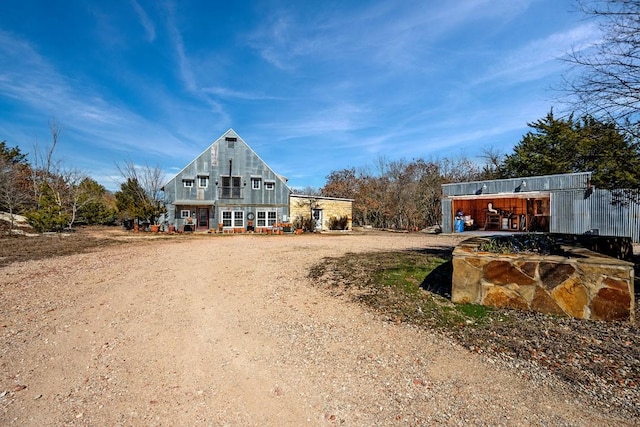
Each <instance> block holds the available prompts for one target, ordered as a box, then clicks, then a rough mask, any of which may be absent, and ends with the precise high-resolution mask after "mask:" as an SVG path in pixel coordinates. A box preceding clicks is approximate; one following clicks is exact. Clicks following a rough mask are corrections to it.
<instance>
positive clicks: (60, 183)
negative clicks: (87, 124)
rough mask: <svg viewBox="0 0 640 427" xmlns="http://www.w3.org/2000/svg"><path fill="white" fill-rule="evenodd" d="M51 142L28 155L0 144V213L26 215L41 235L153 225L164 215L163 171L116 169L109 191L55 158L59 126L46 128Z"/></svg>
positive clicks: (126, 166) (131, 166) (124, 166)
mask: <svg viewBox="0 0 640 427" xmlns="http://www.w3.org/2000/svg"><path fill="white" fill-rule="evenodd" d="M50 131H51V143H50V145H49V146H47V147H46V148H44V149H43V148H40V147H39V146H37V145H36V146H34V148H33V152H32V153H31V155H28V154H27V153H23V152H22V151H21V150H20V148H18V147H10V146H8V144H7V142H6V141H0V211H5V212H8V213H9V230H8V232H9V233H11V232H12V230H13V228H14V225H15V224H14V220H15V216H14V215H16V214H20V215H24V216H25V217H26V218H27V220H28V221H29V224H30V225H31V226H32V227H33V228H34V229H35V230H36V231H39V232H45V231H62V230H64V229H71V228H73V227H74V226H75V225H78V224H87V225H115V224H120V223H122V222H123V221H127V220H130V221H132V225H133V222H137V221H142V222H145V223H152V222H153V223H155V222H157V220H158V218H159V217H160V215H161V214H162V213H164V212H165V209H164V204H163V195H162V190H161V188H162V185H163V184H164V180H165V179H164V173H163V172H162V170H161V169H160V168H159V167H155V168H153V167H148V166H145V167H138V166H135V165H134V164H133V163H131V162H125V163H123V164H122V165H116V169H117V170H118V172H119V173H120V175H121V177H122V178H123V182H122V183H121V184H120V190H119V191H116V192H115V193H112V192H110V191H108V190H107V189H106V188H105V187H104V186H102V185H101V184H99V183H98V182H97V181H95V180H94V179H93V178H91V177H89V176H88V175H87V174H86V173H84V172H82V171H80V170H78V169H75V168H69V167H67V166H66V165H65V164H64V163H63V162H62V161H60V160H58V159H56V157H55V149H56V146H57V145H58V142H59V138H60V133H61V132H60V128H59V127H58V125H57V124H56V123H53V124H50Z"/></svg>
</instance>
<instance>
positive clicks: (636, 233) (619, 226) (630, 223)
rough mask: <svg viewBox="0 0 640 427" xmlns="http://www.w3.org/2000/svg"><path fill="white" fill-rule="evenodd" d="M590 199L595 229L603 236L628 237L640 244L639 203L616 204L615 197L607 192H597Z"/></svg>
mask: <svg viewBox="0 0 640 427" xmlns="http://www.w3.org/2000/svg"><path fill="white" fill-rule="evenodd" d="M590 198H591V202H592V212H593V215H592V216H593V220H592V222H591V225H592V228H593V229H597V230H598V233H599V234H601V235H605V236H626V237H631V239H632V240H633V241H634V242H640V227H639V225H640V224H639V222H638V218H639V216H640V215H639V214H640V205H639V204H638V203H629V204H628V205H621V204H614V203H613V195H612V194H611V192H610V191H607V190H595V191H594V192H593V194H592V195H591V197H590Z"/></svg>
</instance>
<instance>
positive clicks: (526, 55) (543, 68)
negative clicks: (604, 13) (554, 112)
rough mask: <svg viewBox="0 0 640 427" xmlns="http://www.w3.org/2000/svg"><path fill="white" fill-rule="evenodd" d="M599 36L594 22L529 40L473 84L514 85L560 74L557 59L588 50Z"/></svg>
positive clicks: (559, 63) (559, 65) (560, 65)
mask: <svg viewBox="0 0 640 427" xmlns="http://www.w3.org/2000/svg"><path fill="white" fill-rule="evenodd" d="M600 36H601V33H600V31H599V30H598V28H597V26H596V25H595V24H594V23H587V24H582V25H579V26H577V27H574V28H571V29H569V30H567V31H564V32H559V33H554V34H551V35H549V36H547V37H545V38H542V39H538V40H533V41H530V42H528V43H527V44H526V45H524V46H521V47H519V48H518V49H516V50H514V51H512V52H511V53H507V54H506V56H505V57H504V58H503V59H501V60H500V61H499V62H498V63H496V64H495V65H494V66H492V67H490V69H489V70H488V71H487V72H486V73H485V74H484V75H483V76H482V77H481V78H479V79H478V80H476V81H475V82H474V83H475V84H476V85H478V84H486V83H487V82H489V81H500V82H501V83H502V84H506V83H508V84H514V83H522V82H524V81H530V80H537V79H541V78H543V77H546V76H548V75H550V74H553V73H557V72H559V70H560V68H561V67H562V64H561V62H560V61H559V59H560V58H562V57H565V56H566V54H567V53H568V52H569V51H570V50H572V49H577V50H582V49H585V48H588V47H589V46H591V45H592V44H593V43H594V42H596V41H597V40H598V39H599V37H600Z"/></svg>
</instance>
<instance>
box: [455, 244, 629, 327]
mask: <svg viewBox="0 0 640 427" xmlns="http://www.w3.org/2000/svg"><path fill="white" fill-rule="evenodd" d="M486 240H487V238H486V237H474V238H471V239H468V240H465V241H464V242H462V243H461V244H460V245H458V246H457V247H456V248H455V250H454V251H453V282H452V301H453V302H454V303H473V304H482V305H487V306H493V307H505V308H515V309H520V310H534V311H539V312H543V313H549V314H556V315H567V316H572V317H576V318H580V319H594V320H631V321H634V320H635V303H634V283H633V281H634V272H633V264H632V263H630V262H627V261H622V260H619V259H616V258H611V257H608V256H606V255H602V254H599V253H595V252H592V251H589V250H587V249H584V248H581V247H566V248H563V249H565V251H566V254H567V255H568V256H560V255H524V254H496V253H490V252H479V251H478V247H479V245H480V244H481V243H483V242H484V241H486Z"/></svg>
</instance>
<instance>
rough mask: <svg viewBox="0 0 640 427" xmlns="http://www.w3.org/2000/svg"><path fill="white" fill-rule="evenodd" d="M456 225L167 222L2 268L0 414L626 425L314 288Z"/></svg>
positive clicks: (125, 421)
mask: <svg viewBox="0 0 640 427" xmlns="http://www.w3.org/2000/svg"><path fill="white" fill-rule="evenodd" d="M454 239H455V237H453V236H426V235H422V234H409V235H406V234H384V233H371V234H367V233H365V234H353V235H302V236H257V235H253V236H250V235H242V236H222V237H221V236H215V237H213V236H200V237H197V236H193V237H186V236H176V238H175V239H170V240H155V241H146V242H136V243H131V244H125V245H118V246H113V247H108V248H106V249H102V250H100V251H98V252H92V253H85V254H77V255H71V256H65V257H60V258H56V259H47V260H44V261H28V262H24V263H14V264H11V265H9V266H8V267H5V268H2V269H0V358H1V360H0V374H1V375H0V425H31V426H44V425H51V426H60V425H92V426H103V425H104V426H106V425H109V426H117V425H126V426H146V425H149V426H197V425H204V426H225V425H229V426H303V425H309V426H331V425H345V426H392V425H398V426H423V425H424V426H431V425H452V426H458V425H459V426H467V425H475V426H481V425H487V426H500V425H504V426H516V425H525V426H528V425H532V426H533V425H535V426H541V425H546V426H564V425H567V426H568V425H571V426H590V425H598V426H621V425H632V424H630V423H629V421H625V420H621V419H615V418H613V417H611V416H610V415H609V414H607V413H603V412H602V411H601V410H596V409H595V408H594V407H592V406H590V405H588V404H586V403H584V402H580V401H579V400H578V399H576V398H574V397H573V396H571V395H569V394H568V393H567V390H566V389H565V388H564V387H563V386H562V385H560V384H555V383H553V382H552V381H551V382H545V383H543V384H542V383H539V382H535V381H534V380H527V379H525V378H524V377H523V376H522V375H519V373H518V372H516V371H513V370H510V369H508V368H506V367H504V366H502V365H500V364H495V363H492V362H491V361H490V360H489V359H486V358H483V357H482V356H481V355H478V354H475V353H471V352H469V351H468V350H465V349H464V348H462V347H460V346H458V345H456V344H455V343H454V342H453V341H450V340H448V339H446V338H443V337H441V336H438V335H435V334H432V333H430V332H429V331H425V330H419V329H417V328H414V327H410V326H407V325H402V324H393V323H389V322H387V321H385V320H383V319H381V318H380V317H378V316H376V315H375V314H372V313H371V312H369V311H367V310H366V309H365V308H363V307H361V306H358V305H355V304H351V303H349V302H346V301H344V300H340V299H335V298H331V297H330V296H328V295H327V294H325V293H322V291H321V290H319V289H318V288H317V287H314V286H312V285H311V283H310V282H309V280H310V279H308V278H307V269H308V268H309V267H310V266H311V265H312V264H313V263H315V262H318V261H319V260H320V259H321V258H322V257H324V256H335V255H341V254H344V253H348V252H359V251H371V250H390V249H405V248H418V247H425V246H434V247H437V246H443V247H447V246H450V245H452V244H453V243H454V241H455V240H454Z"/></svg>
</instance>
